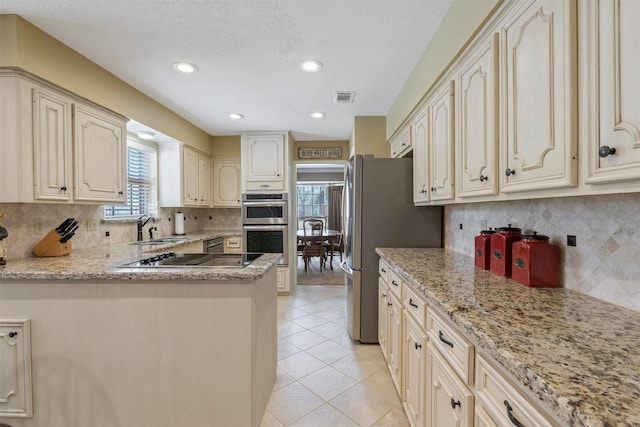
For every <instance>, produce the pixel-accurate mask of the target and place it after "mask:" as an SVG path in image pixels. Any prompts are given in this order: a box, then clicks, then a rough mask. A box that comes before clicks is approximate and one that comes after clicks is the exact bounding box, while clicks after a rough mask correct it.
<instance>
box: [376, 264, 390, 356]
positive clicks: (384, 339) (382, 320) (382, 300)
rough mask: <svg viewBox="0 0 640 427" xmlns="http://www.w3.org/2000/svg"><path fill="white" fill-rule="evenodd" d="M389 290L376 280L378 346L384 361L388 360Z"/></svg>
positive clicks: (382, 282)
mask: <svg viewBox="0 0 640 427" xmlns="http://www.w3.org/2000/svg"><path fill="white" fill-rule="evenodd" d="M388 303H389V289H388V288H387V283H386V282H385V281H384V280H383V279H382V277H379V278H378V344H379V345H380V351H381V352H382V356H384V360H386V361H388V360H389V354H388V351H389V346H388V338H389V306H388V305H387V304H388Z"/></svg>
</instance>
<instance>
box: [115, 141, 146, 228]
mask: <svg viewBox="0 0 640 427" xmlns="http://www.w3.org/2000/svg"><path fill="white" fill-rule="evenodd" d="M129 148H132V149H135V150H139V151H143V152H145V153H147V154H148V155H149V176H148V182H149V185H150V187H149V188H150V194H149V199H148V202H147V206H146V211H145V212H136V213H131V212H129V213H124V212H120V213H118V210H121V211H122V210H123V208H125V207H126V206H129V205H128V204H126V205H106V206H105V207H104V214H103V217H104V219H105V220H122V219H134V218H135V219H137V218H138V217H140V216H141V215H151V216H157V214H158V146H157V145H156V144H153V143H147V142H141V141H137V140H134V139H131V138H128V139H127V156H128V154H129ZM128 160H129V159H128V157H127V203H128V202H129V200H131V197H130V195H129V192H130V190H131V187H130V186H129V161H128ZM112 209H115V212H114V213H115V214H114V215H107V212H108V211H110V210H112Z"/></svg>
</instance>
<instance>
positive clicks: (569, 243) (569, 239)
mask: <svg viewBox="0 0 640 427" xmlns="http://www.w3.org/2000/svg"><path fill="white" fill-rule="evenodd" d="M575 245H576V236H572V235H571V234H567V246H575Z"/></svg>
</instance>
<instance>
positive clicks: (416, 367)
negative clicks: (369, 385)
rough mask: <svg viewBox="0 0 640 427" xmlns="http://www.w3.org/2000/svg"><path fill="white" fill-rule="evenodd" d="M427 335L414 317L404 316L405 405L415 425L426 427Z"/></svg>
mask: <svg viewBox="0 0 640 427" xmlns="http://www.w3.org/2000/svg"><path fill="white" fill-rule="evenodd" d="M426 349H427V336H426V334H425V333H424V332H423V331H422V330H420V327H419V326H418V325H417V324H416V322H414V321H413V319H412V318H411V317H410V316H408V315H405V317H404V348H403V349H402V354H403V357H404V359H403V360H404V363H403V375H404V381H403V382H402V383H403V385H404V400H403V406H404V409H405V412H406V413H407V416H408V418H409V422H410V423H411V425H412V426H413V427H424V425H425V423H426V420H425V411H424V406H425V393H426V390H425V386H426V376H427V375H426V367H427V366H426V362H425V352H426Z"/></svg>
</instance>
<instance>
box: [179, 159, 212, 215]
mask: <svg viewBox="0 0 640 427" xmlns="http://www.w3.org/2000/svg"><path fill="white" fill-rule="evenodd" d="M209 162H210V160H209V158H208V157H207V156H205V155H204V154H201V153H199V152H197V151H195V150H192V149H190V148H189V147H183V150H182V174H183V183H182V185H183V188H184V189H183V196H184V206H209V204H210V203H209V202H210V195H209V193H210V191H211V184H210V182H211V172H210V166H209Z"/></svg>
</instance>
